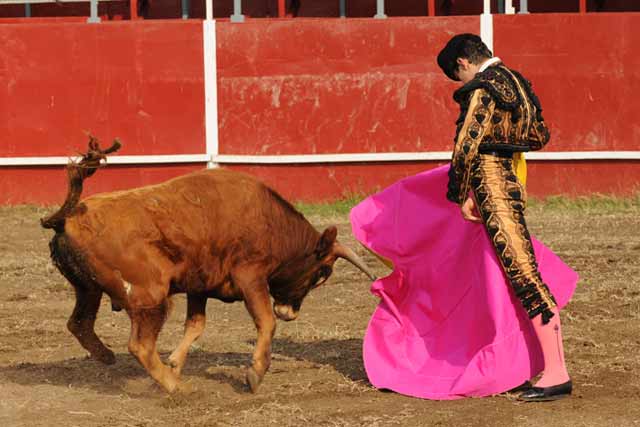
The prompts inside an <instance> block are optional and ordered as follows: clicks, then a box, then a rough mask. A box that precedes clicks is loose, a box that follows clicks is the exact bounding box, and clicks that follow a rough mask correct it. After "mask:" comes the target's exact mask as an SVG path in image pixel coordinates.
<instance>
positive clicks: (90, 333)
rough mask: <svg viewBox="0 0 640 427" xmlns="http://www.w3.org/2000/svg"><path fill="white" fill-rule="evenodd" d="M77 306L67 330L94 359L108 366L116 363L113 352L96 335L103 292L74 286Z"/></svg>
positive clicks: (91, 286) (92, 288)
mask: <svg viewBox="0 0 640 427" xmlns="http://www.w3.org/2000/svg"><path fill="white" fill-rule="evenodd" d="M74 288H75V290H76V306H75V308H74V309H73V313H72V314H71V317H70V318H69V321H68V322H67V328H68V329H69V331H70V332H71V333H72V334H73V335H74V336H75V337H76V338H77V339H78V341H79V342H80V345H82V347H84V348H85V349H86V350H87V351H88V352H89V353H90V354H91V357H93V358H94V359H97V360H99V361H100V362H102V363H105V364H107V365H112V364H114V363H115V362H116V358H115V356H114V354H113V351H111V350H109V349H108V348H107V347H106V346H105V345H104V344H103V343H102V341H100V338H98V336H97V335H96V332H95V330H94V325H95V323H96V316H97V314H98V310H99V309H100V299H101V298H102V290H100V289H98V288H96V287H94V286H93V285H87V286H83V285H74Z"/></svg>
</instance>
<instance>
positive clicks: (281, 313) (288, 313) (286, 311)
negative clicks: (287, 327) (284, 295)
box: [273, 303, 298, 322]
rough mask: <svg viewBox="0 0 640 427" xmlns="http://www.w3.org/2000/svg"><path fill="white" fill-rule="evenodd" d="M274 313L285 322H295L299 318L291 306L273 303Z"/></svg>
mask: <svg viewBox="0 0 640 427" xmlns="http://www.w3.org/2000/svg"><path fill="white" fill-rule="evenodd" d="M273 312H274V313H275V315H276V317H277V318H278V319H280V320H284V321H286V322H289V321H290V320H295V319H296V318H297V317H298V312H297V311H296V310H294V309H293V307H291V306H290V305H284V304H276V303H273Z"/></svg>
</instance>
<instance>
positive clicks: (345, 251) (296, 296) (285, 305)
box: [269, 227, 376, 321]
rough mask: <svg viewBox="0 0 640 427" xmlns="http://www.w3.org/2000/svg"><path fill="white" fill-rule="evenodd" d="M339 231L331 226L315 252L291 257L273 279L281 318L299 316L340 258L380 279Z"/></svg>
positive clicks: (276, 312) (275, 303)
mask: <svg viewBox="0 0 640 427" xmlns="http://www.w3.org/2000/svg"><path fill="white" fill-rule="evenodd" d="M337 234H338V231H337V229H336V227H329V228H327V229H326V230H324V232H323V233H322V235H321V236H320V238H319V239H318V242H317V243H316V246H315V248H314V250H313V252H312V253H307V254H303V255H301V256H300V257H298V258H296V259H294V260H291V261H290V262H288V263H287V264H286V265H284V266H283V267H282V268H281V269H279V270H278V271H276V272H275V273H274V274H273V276H272V277H271V278H270V279H269V286H270V289H271V295H272V296H273V298H274V303H273V311H274V313H275V314H276V316H277V317H278V318H279V319H281V320H287V321H288V320H294V319H295V318H297V317H298V311H299V310H300V306H301V305H302V300H303V299H304V297H305V296H306V295H307V294H308V293H309V291H310V290H312V289H314V288H317V287H318V286H320V285H321V284H323V283H324V282H326V281H327V279H328V278H329V276H331V273H333V264H334V263H335V262H336V260H337V259H338V258H343V259H345V260H347V261H349V262H350V263H352V264H353V265H355V266H356V267H358V268H359V269H360V270H362V271H363V272H364V273H365V274H366V275H367V276H369V278H370V279H371V280H375V279H376V277H375V275H374V274H373V273H372V272H371V271H370V270H369V269H368V268H367V266H366V265H365V263H364V262H363V261H362V260H361V259H360V257H358V255H356V253H355V252H353V251H352V250H351V249H349V248H348V247H346V246H343V245H342V244H340V243H339V242H338V241H336V236H337Z"/></svg>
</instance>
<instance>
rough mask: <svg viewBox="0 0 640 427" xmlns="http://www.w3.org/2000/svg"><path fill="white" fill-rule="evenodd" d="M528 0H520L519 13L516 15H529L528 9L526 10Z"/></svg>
mask: <svg viewBox="0 0 640 427" xmlns="http://www.w3.org/2000/svg"><path fill="white" fill-rule="evenodd" d="M527 2H528V0H520V12H518V13H529V9H528V6H529V5H528V4H527Z"/></svg>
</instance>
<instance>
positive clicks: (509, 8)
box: [504, 0, 516, 15]
mask: <svg viewBox="0 0 640 427" xmlns="http://www.w3.org/2000/svg"><path fill="white" fill-rule="evenodd" d="M504 13H506V14H507V15H513V14H514V13H516V8H515V7H513V0H505V3H504Z"/></svg>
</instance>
